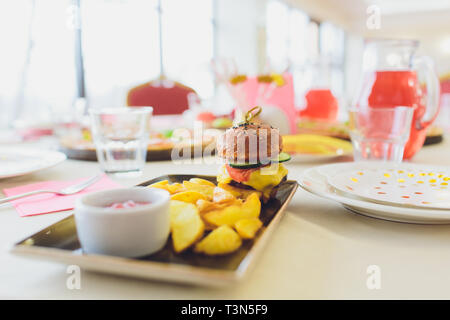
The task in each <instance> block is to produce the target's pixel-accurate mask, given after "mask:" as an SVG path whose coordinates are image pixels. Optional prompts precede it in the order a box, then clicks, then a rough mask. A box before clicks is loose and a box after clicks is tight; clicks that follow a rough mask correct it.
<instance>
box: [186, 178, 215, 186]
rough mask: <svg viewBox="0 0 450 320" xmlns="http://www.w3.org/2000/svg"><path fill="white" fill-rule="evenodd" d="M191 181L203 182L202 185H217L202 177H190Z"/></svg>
mask: <svg viewBox="0 0 450 320" xmlns="http://www.w3.org/2000/svg"><path fill="white" fill-rule="evenodd" d="M189 182H192V183H196V184H201V185H205V186H211V187H215V186H216V185H215V184H214V183H213V182H211V181H209V180H206V179H201V178H191V179H189Z"/></svg>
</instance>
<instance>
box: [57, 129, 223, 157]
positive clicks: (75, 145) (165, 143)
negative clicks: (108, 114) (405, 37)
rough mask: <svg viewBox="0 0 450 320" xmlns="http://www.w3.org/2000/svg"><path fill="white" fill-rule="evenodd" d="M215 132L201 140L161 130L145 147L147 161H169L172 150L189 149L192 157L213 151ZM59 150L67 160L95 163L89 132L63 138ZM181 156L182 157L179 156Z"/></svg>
mask: <svg viewBox="0 0 450 320" xmlns="http://www.w3.org/2000/svg"><path fill="white" fill-rule="evenodd" d="M216 135H217V132H215V131H214V130H208V131H206V130H205V131H204V132H203V135H202V138H201V139H197V138H194V136H193V132H192V130H191V129H187V128H177V129H173V130H170V129H168V130H161V131H159V132H153V133H151V135H150V140H149V144H148V147H147V161H161V160H171V159H172V151H173V149H174V148H178V149H181V150H184V149H185V148H186V147H187V148H189V147H190V151H191V152H190V154H191V156H192V157H195V156H197V155H203V152H195V150H197V149H200V148H201V150H202V151H203V150H204V149H205V148H206V147H209V148H212V149H214V143H215V139H216ZM59 150H60V151H61V152H63V153H64V154H66V155H67V157H68V158H69V159H75V160H88V161H97V155H96V151H95V145H94V142H93V140H92V135H91V131H90V130H89V129H87V128H83V129H82V130H81V131H80V133H79V134H73V135H67V136H63V137H61V138H60V140H59ZM180 156H182V155H180Z"/></svg>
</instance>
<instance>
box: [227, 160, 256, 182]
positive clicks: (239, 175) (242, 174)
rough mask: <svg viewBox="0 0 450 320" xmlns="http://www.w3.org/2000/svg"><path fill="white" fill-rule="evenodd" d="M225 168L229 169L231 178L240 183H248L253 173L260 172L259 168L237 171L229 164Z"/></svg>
mask: <svg viewBox="0 0 450 320" xmlns="http://www.w3.org/2000/svg"><path fill="white" fill-rule="evenodd" d="M225 167H226V169H227V172H228V175H229V176H230V178H231V179H233V180H234V181H236V182H239V183H241V182H245V181H248V179H250V175H251V174H252V172H253V171H255V170H258V168H252V169H237V168H232V167H230V166H229V165H228V164H227V165H226V166H225Z"/></svg>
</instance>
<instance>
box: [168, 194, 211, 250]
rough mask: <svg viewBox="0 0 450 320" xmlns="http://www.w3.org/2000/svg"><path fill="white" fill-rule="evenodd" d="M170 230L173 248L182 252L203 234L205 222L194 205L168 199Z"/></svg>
mask: <svg viewBox="0 0 450 320" xmlns="http://www.w3.org/2000/svg"><path fill="white" fill-rule="evenodd" d="M170 230H171V232H172V243H173V248H174V249H175V251H176V252H182V251H184V250H186V249H187V248H189V247H190V246H192V245H193V244H194V243H195V242H197V241H198V240H199V239H200V238H201V237H202V236H203V232H204V230H205V224H204V223H203V220H202V219H201V218H200V215H199V213H198V209H197V207H196V206H195V205H193V204H192V203H188V202H183V201H178V200H170Z"/></svg>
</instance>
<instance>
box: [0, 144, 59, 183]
mask: <svg viewBox="0 0 450 320" xmlns="http://www.w3.org/2000/svg"><path fill="white" fill-rule="evenodd" d="M64 160H66V155H65V154H64V153H61V152H57V151H49V150H39V149H33V148H25V147H0V179H3V178H9V177H16V176H21V175H24V174H28V173H32V172H36V171H39V170H42V169H47V168H50V167H53V166H55V165H57V164H58V163H61V162H62V161H64Z"/></svg>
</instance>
